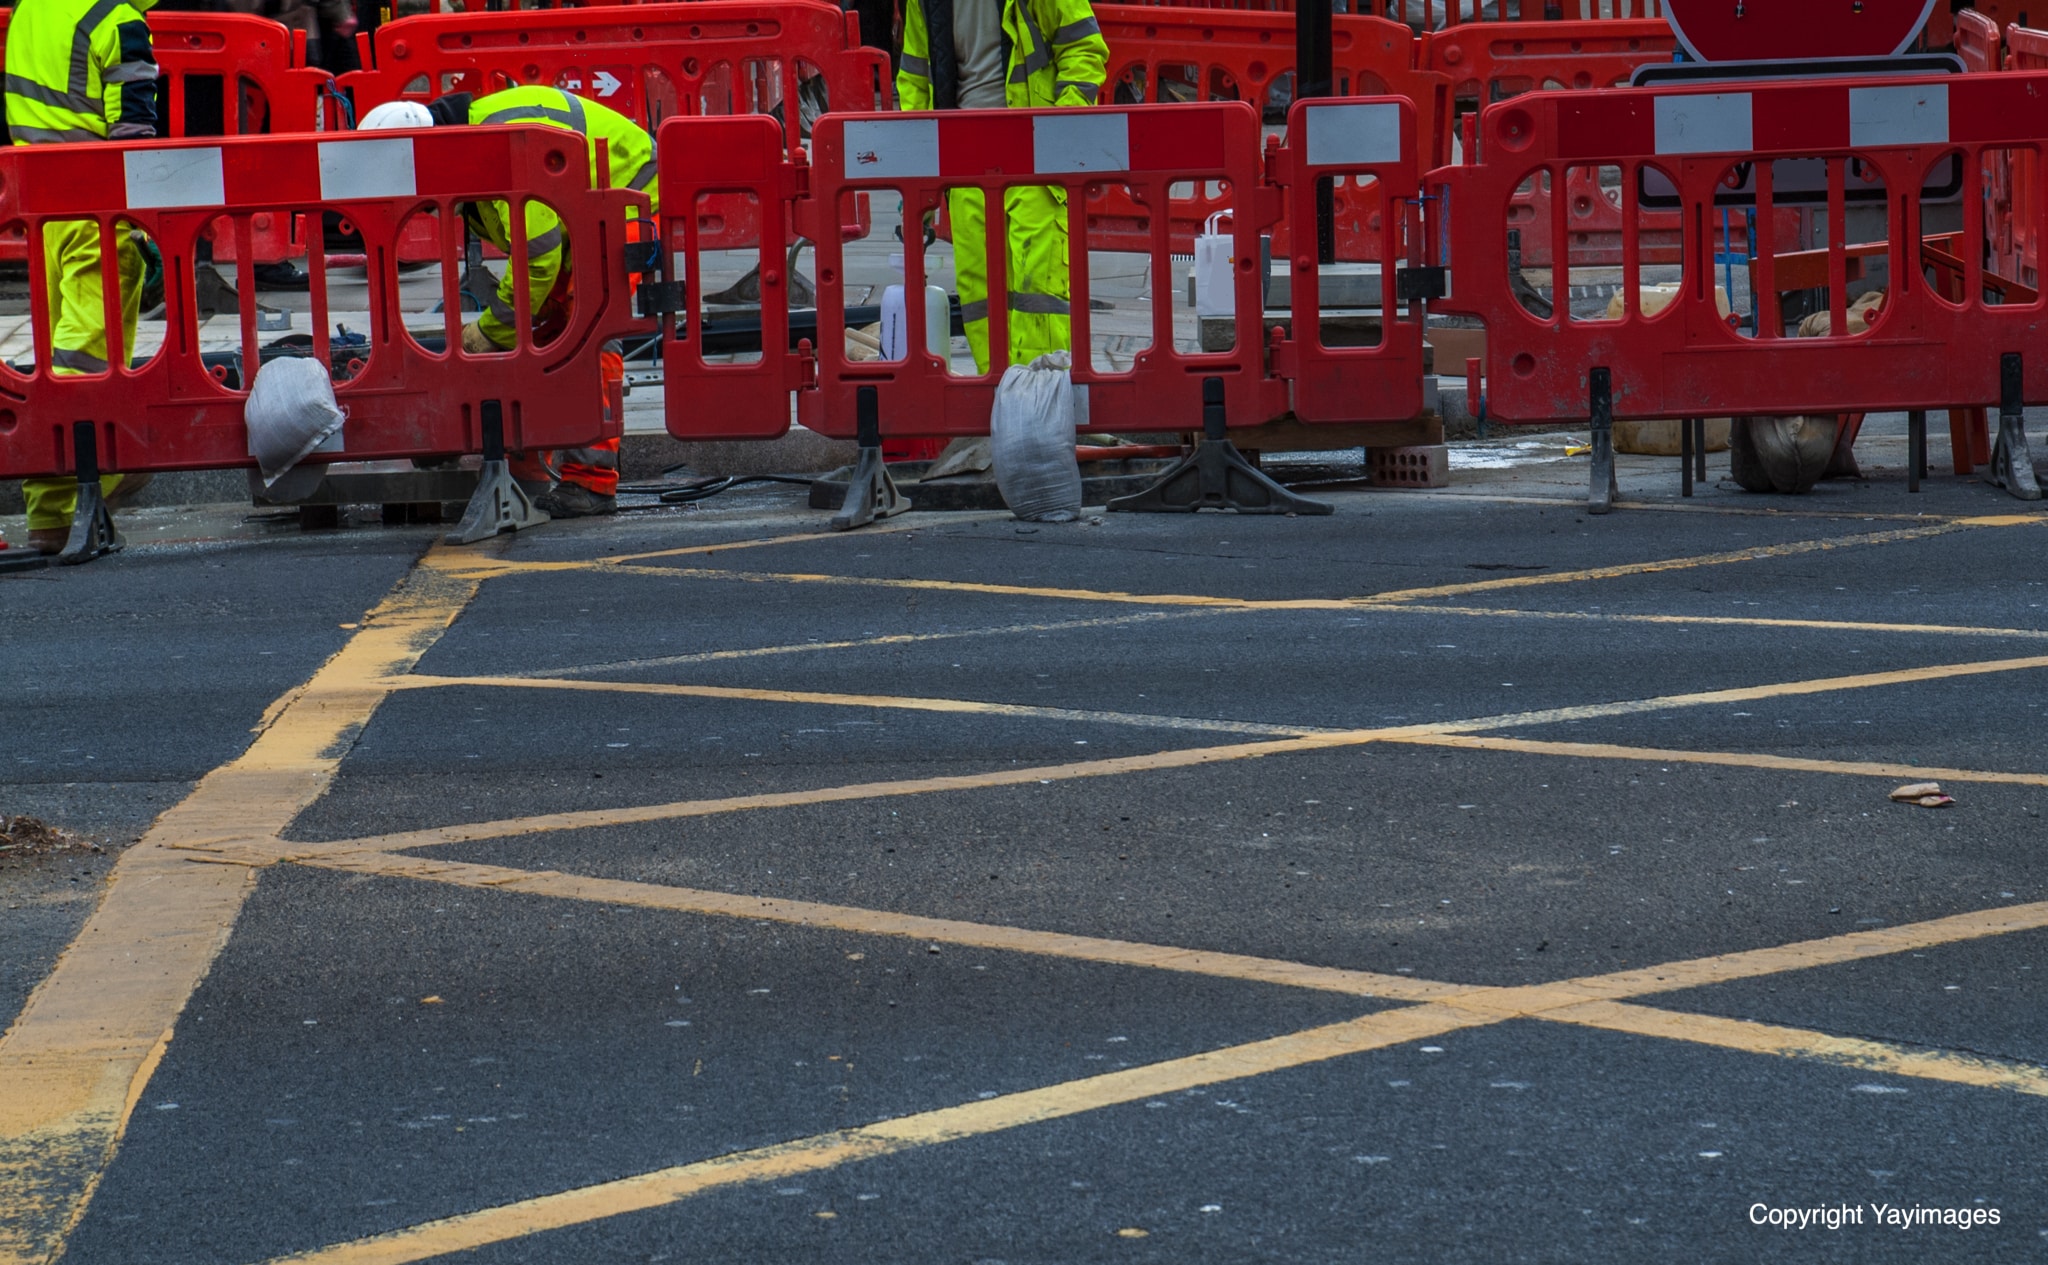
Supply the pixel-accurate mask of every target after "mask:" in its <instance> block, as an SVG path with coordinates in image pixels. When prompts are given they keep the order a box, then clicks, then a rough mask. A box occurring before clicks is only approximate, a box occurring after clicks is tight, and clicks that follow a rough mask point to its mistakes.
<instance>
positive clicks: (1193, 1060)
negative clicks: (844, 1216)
mask: <svg viewBox="0 0 2048 1265" xmlns="http://www.w3.org/2000/svg"><path fill="white" fill-rule="evenodd" d="M1487 1022H1490V1021H1489V1020H1487V1019H1485V1018H1483V1017H1480V1016H1475V1015H1470V1014H1466V1013H1464V1012H1462V1011H1457V1010H1452V1009H1450V1008H1448V1007H1438V1006H1414V1007H1409V1008H1406V1009H1402V1010H1393V1011H1386V1012H1382V1013H1379V1014H1373V1015H1366V1016H1364V1017H1363V1018H1359V1019H1352V1020H1349V1021H1347V1022H1344V1023H1335V1024H1328V1025H1325V1026H1323V1027H1318V1028H1310V1029H1308V1030H1306V1031H1303V1032H1296V1033H1291V1034H1289V1035H1287V1036H1281V1037H1273V1038H1270V1039H1268V1040H1264V1041H1253V1042H1249V1043H1247V1044H1244V1045H1237V1046H1231V1047H1229V1048H1227V1049H1222V1050H1211V1051H1208V1052H1206V1053H1202V1054H1195V1055H1191V1056H1189V1057H1187V1058H1179V1059H1170V1060H1167V1061H1165V1062H1161V1063H1153V1064H1148V1065H1146V1066H1144V1067H1134V1068H1128V1069H1125V1070H1123V1071H1117V1072H1110V1073H1107V1074H1106V1075H1102V1076H1091V1077H1088V1078H1086V1079H1084V1080H1077V1081H1068V1082H1066V1083H1064V1084H1058V1085H1049V1086H1046V1087H1044V1088H1042V1089H1031V1090H1025V1091H1023V1092H1021V1093H1015V1094H1004V1095H1002V1096H1001V1097H998V1098H991V1099H988V1100H986V1101H979V1102H970V1103H962V1104H961V1105H959V1106H956V1107H944V1108H940V1109H939V1110H936V1111H925V1112H919V1113H917V1114H915V1115H910V1116H900V1117H897V1118H896V1119H893V1120H885V1121H882V1122H880V1123H878V1124H871V1125H867V1126H865V1127H863V1128H858V1129H841V1130H836V1131H834V1132H831V1133H822V1134H818V1135H816V1136H814V1137H809V1138H801V1139H798V1140H796V1141H792V1142H784V1143H779V1144H777V1145H774V1146H768V1147H762V1148H760V1149H758V1150H753V1151H742V1152H739V1153H736V1154H732V1155H723V1156H719V1157H717V1158H716V1159H709V1160H702V1161H699V1162H697V1163H695V1164H683V1165H678V1166H676V1167H674V1168H665V1169H659V1170H657V1171H655V1172H651V1173H643V1174H640V1175H638V1176H634V1177H627V1178H622V1179H620V1180H618V1181H611V1182H603V1183H600V1184H598V1185H594V1186H585V1187H581V1188H578V1189H575V1190H565V1191H562V1192H560V1193H557V1194H552V1195H542V1196H540V1197H539V1198H536V1199H525V1200H521V1201H519V1202H517V1203H510V1204H504V1205H501V1206H499V1207H496V1208H488V1209H484V1210H482V1211H480V1212H472V1213H467V1214H464V1215H462V1216H456V1217H449V1218H446V1219H445V1220H441V1221H430V1222H427V1223H425V1224H423V1225H417V1226H412V1227H410V1228H408V1229H404V1230H398V1231H394V1232H392V1233H390V1234H383V1235H378V1236H375V1237H372V1238H366V1239H358V1240H356V1241H354V1242H351V1243H341V1244H337V1245H335V1246H332V1247H326V1248H320V1249H317V1250H314V1251H311V1252H301V1253H298V1254H296V1255H292V1256H285V1257H280V1258H278V1260H277V1261H275V1262H273V1263H272V1265H406V1263H407V1262H412V1261H422V1260H427V1259H429V1258H431V1257H435V1256H442V1255H446V1254H448V1253H451V1252H461V1251H467V1250H470V1249H473V1248H478V1247H482V1246H484V1245H486V1244H491V1243H503V1242H507V1241H509V1240H511V1239H517V1238H523V1237H525V1236H527V1235H531V1234H538V1233H541V1232H543V1231H547V1230H555V1229H561V1228H564V1227H567V1226H574V1225H583V1224H587V1223H589V1222H592V1221H598V1220H602V1219H605V1218H607V1217H616V1216H619V1215H621V1214H624V1213H629V1212H641V1211H646V1210H648V1209H651V1208H660V1207H663V1206H666V1205H668V1204H673V1203H677V1202H680V1201H681V1200H684V1199H688V1198H690V1197H691V1196H693V1195H698V1194H702V1193H703V1192H705V1191H709V1190H717V1189H720V1188H723V1187H728V1186H736V1185H740V1184H743V1183H747V1182H757V1181H765V1180H769V1179H778V1178H788V1177H794V1176H797V1175H798V1174H802V1173H815V1172H819V1171H822V1170H825V1169H831V1168H837V1167H839V1166H841V1165H844V1164H848V1163H852V1162H855V1161H858V1160H868V1159H874V1158H876V1157H878V1156H883V1155H891V1154H895V1153H898V1152H901V1151H908V1150H913V1149H916V1148H919V1147H926V1146H934V1145H938V1144H940V1143H944V1142H955V1141H959V1140H961V1139H963V1138H973V1137H981V1136H984V1135H987V1134H991V1133H999V1132H1003V1131H1005V1130H1009V1129H1016V1128H1021V1127H1023V1126H1026V1125H1033V1124H1042V1123H1044V1122H1046V1121H1050V1120H1060V1119H1064V1118H1065V1117H1068V1116H1073V1115H1079V1114H1081V1113H1083V1112H1089V1111H1100V1110H1102V1109H1103V1108H1106V1107H1114V1106H1119V1105H1122V1104H1125V1103H1132V1102H1138V1101H1141V1100H1143V1099H1147V1098H1156V1097H1159V1096H1161V1095H1165V1094H1174V1093H1180V1092H1182V1091H1185V1090H1189V1089H1198V1088H1201V1087H1204V1086H1208V1085H1217V1084H1222V1083H1225V1082H1228V1081H1235V1080H1243V1079H1245V1078H1247V1077H1253V1076H1262V1075H1265V1074H1267V1073H1270V1072H1277V1071H1282V1070H1285V1069H1288V1068H1295V1067H1304V1066H1307V1065H1309V1064H1313V1063H1321V1062H1327V1061H1329V1060H1331V1059H1339V1058H1343V1057H1345V1056H1346V1055H1351V1054H1360V1053H1364V1052H1366V1051H1369V1050H1380V1049H1385V1048H1387V1047H1388V1046H1393V1045H1400V1044H1402V1043H1404V1042H1408V1041H1420V1040H1425V1039H1427V1038H1430V1037H1435V1036H1441V1035H1442V1034H1444V1033H1446V1032H1452V1031H1455V1030H1457V1029H1459V1028H1462V1027H1468V1026H1471V1025H1473V1024H1484V1023H1487Z"/></svg>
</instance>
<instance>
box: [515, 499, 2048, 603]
mask: <svg viewBox="0 0 2048 1265" xmlns="http://www.w3.org/2000/svg"><path fill="white" fill-rule="evenodd" d="M2043 522H2048V518H2042V517H2038V516H2034V515H2027V514H2001V515H1990V516H1980V517H1974V518H1958V519H1953V520H1950V521H1947V522H1941V523H1931V524H1928V525H1926V526H1923V527H1907V528H1899V529H1895V530H1892V531H1880V532H1864V533H1860V534H1857V535H1849V536H1838V537H1834V538H1832V539H1825V540H1802V541H1792V542H1789V543H1786V544H1779V545H1758V546H1755V547H1754V548H1749V549H1736V550H1730V551H1728V552H1724V553H1711V554H1697V555H1693V556H1690V557H1682V558H1665V559H1659V560H1656V561H1651V562H1629V563H1620V564H1617V565H1615V566H1608V567H1592V568H1587V569H1585V570H1578V571H1558V572H1551V573H1547V574H1544V575H1522V576H1507V577H1503V578H1501V579H1496V580H1469V581H1462V582H1460V583H1457V584H1440V585H1435V586H1431V587H1426V588H1413V589H1392V590H1388V591H1386V592H1382V593H1374V594H1371V595H1369V596H1365V597H1344V598H1289V599H1279V600H1265V599H1256V598H1234V597H1217V596H1214V595H1210V594H1197V593H1129V592H1124V591H1121V590H1116V589H1070V588H1054V587H1048V586H1042V585H1027V584H985V583H979V582H975V581H969V580H928V579H903V578H894V577H888V576H851V575H836V574H825V573H820V572H797V571H736V570H727V569H724V568H719V567H651V566H639V565H630V564H618V565H611V564H607V565H608V569H610V570H613V571H617V572H621V573H626V574H634V575H654V576H666V577H669V578H672V579H694V580H725V581H730V582H733V583H744V584H823V585H839V586H848V587H862V588H883V589H909V590H921V591H929V592H948V593H980V594H987V595H991V596H997V597H1032V598H1045V599H1048V600H1053V601H1068V602H1111V603H1121V604H1125V605H1136V606H1163V607H1219V608H1224V609H1234V610H1251V611H1304V610H1355V609H1357V608H1359V607H1361V606H1363V607H1371V606H1377V605H1383V604H1391V603H1399V602H1413V601H1419V600H1421V599H1423V598H1435V597H1456V596H1460V595H1463V594H1467V593H1489V592H1495V591H1498V590H1502V589H1520V588H1535V587H1541V586H1545V585H1557V584H1576V583H1580V582H1582V581H1586V580H1609V579H1617V578H1620V577H1624V576H1633V575H1657V574H1661V573H1664V572H1669V571H1684V570H1690V569H1693V568H1697V567H1710V566H1726V565H1729V564H1731V563H1738V562H1755V561H1760V560H1763V559H1769V558H1787V557H1794V556H1797V555H1800V554H1806V553H1820V552H1826V551H1829V550H1835V549H1851V548H1859V547H1866V546H1872V545H1889V544H1897V543H1900V542H1902V541H1909V540H1925V539H1930V538H1932V537H1936V536H1946V535H1950V534H1952V533H1955V532H1960V531H1969V530H1973V529H1976V528H1985V527H2017V526H2033V525H2038V524H2041V523H2043ZM521 565H527V564H521ZM533 565H536V566H554V565H556V564H533ZM564 565H567V564H564Z"/></svg>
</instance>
